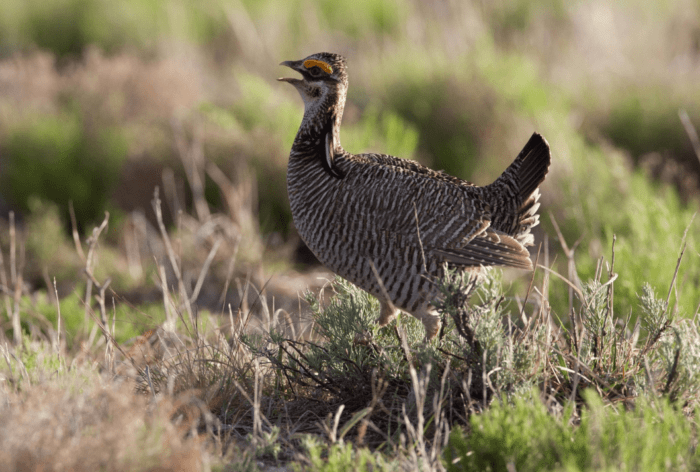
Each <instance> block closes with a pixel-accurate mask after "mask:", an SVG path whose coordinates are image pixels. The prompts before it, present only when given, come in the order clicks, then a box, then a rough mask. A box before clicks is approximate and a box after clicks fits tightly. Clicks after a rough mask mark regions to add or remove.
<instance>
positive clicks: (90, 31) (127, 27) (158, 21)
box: [0, 0, 228, 58]
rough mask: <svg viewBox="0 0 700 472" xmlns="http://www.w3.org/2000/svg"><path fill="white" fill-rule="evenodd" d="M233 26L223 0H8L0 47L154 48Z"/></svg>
mask: <svg viewBox="0 0 700 472" xmlns="http://www.w3.org/2000/svg"><path fill="white" fill-rule="evenodd" d="M227 27H228V24H227V22H226V18H225V15H223V14H222V11H221V7H220V3H219V2H214V3H211V4H203V3H199V2H190V1H188V0H176V1H170V2H169V1H164V0H122V1H120V2H109V1H104V0H56V1H51V2H42V1H41V0H5V1H4V2H2V5H0V51H9V52H11V51H13V50H15V49H27V48H29V47H31V46H38V47H40V48H42V49H47V50H49V51H52V52H53V53H54V54H56V56H57V57H59V58H64V57H67V56H77V55H80V54H81V53H82V52H83V51H84V50H85V48H86V47H87V46H89V45H96V46H99V47H100V48H101V49H103V50H106V51H115V50H118V49H120V48H123V47H125V46H136V47H140V48H144V49H149V48H153V47H154V46H155V45H156V44H157V42H158V41H159V40H160V39H162V38H176V39H184V40H190V41H194V42H197V43H203V42H208V41H211V40H212V39H214V38H216V37H217V36H219V35H221V34H222V33H223V31H224V30H225V29H226V28H227Z"/></svg>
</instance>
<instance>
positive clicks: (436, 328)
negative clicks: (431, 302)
mask: <svg viewBox="0 0 700 472" xmlns="http://www.w3.org/2000/svg"><path fill="white" fill-rule="evenodd" d="M413 316H415V317H416V318H418V319H419V320H421V321H422V322H423V326H424V327H425V339H426V341H430V340H431V339H433V338H434V337H435V336H437V334H438V332H440V326H441V325H442V322H441V321H440V315H438V314H437V313H436V312H435V310H432V309H430V308H429V307H428V306H425V307H421V308H419V309H418V310H417V311H416V313H414V315H413Z"/></svg>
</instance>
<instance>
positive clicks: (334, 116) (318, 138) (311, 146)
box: [292, 87, 347, 157]
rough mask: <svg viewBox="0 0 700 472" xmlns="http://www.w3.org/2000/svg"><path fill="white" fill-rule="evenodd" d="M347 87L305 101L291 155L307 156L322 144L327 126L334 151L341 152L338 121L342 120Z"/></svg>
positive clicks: (312, 153)
mask: <svg viewBox="0 0 700 472" xmlns="http://www.w3.org/2000/svg"><path fill="white" fill-rule="evenodd" d="M346 96H347V87H339V88H338V89H334V90H330V91H327V92H326V93H325V94H324V95H323V96H322V97H320V98H319V99H318V100H315V101H314V102H308V103H305V108H304V118H303V120H302V122H301V126H300V127H299V131H298V132H297V136H296V138H295V139H294V145H293V146H292V157H293V156H299V157H309V156H310V155H314V154H315V153H316V152H318V150H319V149H320V147H321V146H323V145H324V143H325V139H326V136H325V135H326V133H327V132H328V130H329V128H330V131H331V133H332V136H331V137H332V138H333V140H332V142H333V146H334V150H335V152H336V153H342V149H343V148H342V146H341V145H340V123H341V122H342V120H343V111H344V110H345V99H346Z"/></svg>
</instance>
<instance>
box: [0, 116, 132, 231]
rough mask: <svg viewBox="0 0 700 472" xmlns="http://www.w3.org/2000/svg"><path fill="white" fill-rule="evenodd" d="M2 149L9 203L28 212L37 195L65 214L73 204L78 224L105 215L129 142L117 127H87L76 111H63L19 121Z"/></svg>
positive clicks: (3, 182)
mask: <svg viewBox="0 0 700 472" xmlns="http://www.w3.org/2000/svg"><path fill="white" fill-rule="evenodd" d="M3 151H4V156H3V164H4V172H3V174H2V176H1V177H0V179H1V181H2V184H3V186H2V188H3V192H4V194H5V195H7V197H8V199H9V200H10V201H11V202H12V203H14V204H15V205H17V206H19V207H20V208H21V209H23V210H24V211H29V210H31V208H30V202H31V198H32V197H38V198H39V199H41V200H44V201H50V202H54V203H56V204H57V205H58V206H59V208H61V209H62V210H63V211H64V212H67V209H68V204H69V202H73V207H74V208H75V216H76V218H77V221H78V223H79V224H80V226H81V228H82V227H84V226H85V225H87V224H89V223H92V222H94V221H95V220H96V219H97V218H99V217H101V216H102V215H103V214H104V213H103V212H104V210H105V207H106V206H107V202H108V201H109V198H110V196H111V191H112V189H113V188H114V185H115V184H116V182H117V179H118V173H119V170H120V168H121V165H122V163H123V161H124V159H125V158H126V152H127V146H126V141H125V138H124V137H123V136H122V135H121V134H120V133H119V132H118V131H117V130H114V129H110V128H102V129H91V128H90V125H89V123H87V122H86V121H85V119H84V118H83V117H81V116H80V115H78V114H76V113H66V114H62V115H59V116H50V115H49V116H42V117H37V118H35V119H34V120H28V121H26V122H24V123H21V124H19V125H18V126H17V127H16V128H15V129H13V130H11V131H10V133H9V136H8V138H7V140H6V142H5V143H3Z"/></svg>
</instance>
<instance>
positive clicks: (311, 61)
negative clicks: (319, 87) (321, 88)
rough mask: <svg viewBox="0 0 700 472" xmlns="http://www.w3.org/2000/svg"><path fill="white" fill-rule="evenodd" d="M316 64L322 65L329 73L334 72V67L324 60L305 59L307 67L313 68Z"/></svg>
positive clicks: (317, 65)
mask: <svg viewBox="0 0 700 472" xmlns="http://www.w3.org/2000/svg"><path fill="white" fill-rule="evenodd" d="M314 66H316V67H320V68H321V69H323V70H324V71H326V72H327V73H328V74H332V73H333V68H332V67H331V66H329V65H328V64H326V63H325V62H323V61H317V60H316V59H307V60H305V61H304V67H306V68H307V69H311V68H312V67H314Z"/></svg>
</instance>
